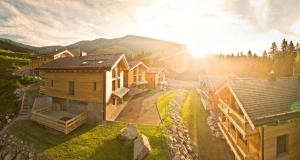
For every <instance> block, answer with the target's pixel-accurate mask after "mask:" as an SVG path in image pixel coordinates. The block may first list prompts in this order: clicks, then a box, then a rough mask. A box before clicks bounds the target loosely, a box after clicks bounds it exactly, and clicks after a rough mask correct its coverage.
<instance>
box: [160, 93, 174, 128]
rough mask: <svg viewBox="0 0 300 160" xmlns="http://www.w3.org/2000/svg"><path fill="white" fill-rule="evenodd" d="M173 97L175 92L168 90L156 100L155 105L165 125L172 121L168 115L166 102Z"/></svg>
mask: <svg viewBox="0 0 300 160" xmlns="http://www.w3.org/2000/svg"><path fill="white" fill-rule="evenodd" d="M175 97H176V92H170V93H167V94H165V95H162V96H160V97H159V99H158V100H157V103H156V105H157V108H158V111H159V114H160V116H161V118H162V119H163V123H164V125H165V126H168V125H169V124H171V122H172V119H171V118H170V116H169V115H168V104H169V102H170V101H172V100H173V99H175Z"/></svg>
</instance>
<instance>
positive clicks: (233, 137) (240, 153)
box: [218, 122, 259, 160]
mask: <svg viewBox="0 0 300 160" xmlns="http://www.w3.org/2000/svg"><path fill="white" fill-rule="evenodd" d="M218 126H219V128H220V130H221V132H222V133H223V135H224V137H225V139H226V141H227V143H228V144H229V146H230V148H231V150H232V151H233V153H234V155H235V158H236V159H237V160H258V159H259V157H258V155H257V154H254V153H249V151H248V149H247V146H246V145H245V144H244V143H243V142H242V140H241V139H239V138H237V133H236V132H235V131H234V130H232V129H231V130H230V129H229V130H227V129H226V125H225V124H224V122H219V123H218Z"/></svg>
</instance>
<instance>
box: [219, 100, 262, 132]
mask: <svg viewBox="0 0 300 160" xmlns="http://www.w3.org/2000/svg"><path fill="white" fill-rule="evenodd" d="M218 108H219V109H220V111H221V112H222V113H223V114H224V115H225V117H226V118H227V119H228V120H229V121H230V122H231V123H232V124H233V125H234V127H235V128H236V129H237V130H238V131H239V132H240V133H241V134H242V136H243V137H244V138H245V137H247V136H251V135H253V134H257V133H258V131H257V130H253V129H252V128H251V126H250V125H249V123H248V122H247V120H245V119H244V118H243V117H242V115H240V114H238V113H237V112H236V111H235V110H233V109H232V108H231V107H229V106H228V105H227V104H226V103H225V102H224V101H222V100H221V99H219V104H218Z"/></svg>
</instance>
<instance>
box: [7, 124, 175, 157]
mask: <svg viewBox="0 0 300 160" xmlns="http://www.w3.org/2000/svg"><path fill="white" fill-rule="evenodd" d="M123 127H125V124H123V123H108V124H105V125H99V126H93V125H88V124H85V125H83V126H81V127H80V128H78V129H76V130H75V131H74V132H72V133H70V134H69V135H62V134H58V133H56V132H53V131H52V130H50V129H46V128H45V127H42V126H40V125H37V124H36V123H33V122H31V121H17V122H16V123H15V124H14V125H13V126H11V127H10V129H9V131H10V132H12V133H13V134H15V135H17V136H18V137H20V138H22V139H24V140H25V141H27V142H29V143H30V144H32V145H33V147H34V148H35V149H36V156H37V157H38V158H41V159H55V160H68V159H70V160H93V159H97V160H119V159H120V160H129V159H132V147H133V145H132V144H123V143H122V142H120V141H119V140H118V139H117V138H116V137H117V134H118V133H119V131H120V130H121V129H122V128H123ZM137 127H138V129H139V131H140V132H141V133H143V134H145V135H146V136H147V137H148V138H149V141H150V144H151V146H152V152H151V154H150V155H148V156H147V158H146V159H147V160H152V159H161V160H167V159H169V155H168V147H167V142H166V136H165V133H164V131H163V130H159V129H158V128H157V127H154V126H143V125H138V126H137Z"/></svg>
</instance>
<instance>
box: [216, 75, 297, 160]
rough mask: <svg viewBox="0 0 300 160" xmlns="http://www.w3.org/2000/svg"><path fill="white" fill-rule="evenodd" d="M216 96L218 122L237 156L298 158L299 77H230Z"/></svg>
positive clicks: (264, 159)
mask: <svg viewBox="0 0 300 160" xmlns="http://www.w3.org/2000/svg"><path fill="white" fill-rule="evenodd" d="M216 95H217V97H218V111H217V117H218V120H219V121H218V125H219V128H220V130H221V131H222V133H223V135H224V136H225V139H226V141H227V142H228V144H229V146H230V148H231V149H232V151H233V153H234V154H235V157H236V159H238V160H248V159H249V160H275V159H280V160H296V159H300V82H299V81H298V80H296V79H293V78H277V79H276V77H275V76H271V77H270V78H269V79H257V78H232V79H229V80H228V81H227V82H226V83H225V84H224V85H223V86H222V87H220V88H219V89H218V90H217V92H216Z"/></svg>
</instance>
